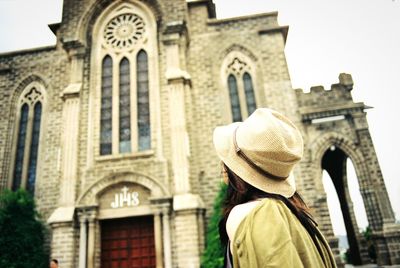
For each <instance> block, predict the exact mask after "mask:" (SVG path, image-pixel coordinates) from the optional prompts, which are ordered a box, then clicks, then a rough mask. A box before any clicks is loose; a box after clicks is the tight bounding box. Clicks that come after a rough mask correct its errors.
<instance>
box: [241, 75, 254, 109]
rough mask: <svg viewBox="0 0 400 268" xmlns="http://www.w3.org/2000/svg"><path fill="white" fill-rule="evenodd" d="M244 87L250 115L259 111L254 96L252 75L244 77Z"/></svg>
mask: <svg viewBox="0 0 400 268" xmlns="http://www.w3.org/2000/svg"><path fill="white" fill-rule="evenodd" d="M243 87H244V93H245V96H246V104H247V113H248V114H249V115H250V114H252V113H253V112H254V111H255V110H256V109H257V105H256V98H255V96H254V89H253V82H252V81H251V76H250V74H249V73H247V72H246V73H244V75H243Z"/></svg>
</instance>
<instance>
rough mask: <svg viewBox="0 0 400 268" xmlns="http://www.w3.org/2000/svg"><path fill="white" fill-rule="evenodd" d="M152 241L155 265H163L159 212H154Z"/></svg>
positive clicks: (159, 266)
mask: <svg viewBox="0 0 400 268" xmlns="http://www.w3.org/2000/svg"><path fill="white" fill-rule="evenodd" d="M154 242H155V248H156V267H157V268H162V267H163V254H162V252H163V251H162V250H163V248H162V243H163V239H162V232H161V216H160V212H156V213H155V214H154Z"/></svg>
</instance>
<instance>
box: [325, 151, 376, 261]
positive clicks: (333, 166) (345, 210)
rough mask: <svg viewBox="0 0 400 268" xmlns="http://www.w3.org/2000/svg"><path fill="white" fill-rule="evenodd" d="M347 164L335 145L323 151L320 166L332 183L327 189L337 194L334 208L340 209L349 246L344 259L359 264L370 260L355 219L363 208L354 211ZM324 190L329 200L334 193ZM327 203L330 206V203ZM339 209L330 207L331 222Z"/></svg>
mask: <svg viewBox="0 0 400 268" xmlns="http://www.w3.org/2000/svg"><path fill="white" fill-rule="evenodd" d="M348 162H349V163H348ZM348 164H350V165H352V164H351V162H350V158H349V157H348V156H347V155H346V153H345V152H344V151H343V150H341V149H340V148H338V147H336V146H331V147H330V148H329V149H328V150H326V151H325V153H324V155H323V157H322V161H321V168H322V169H323V170H324V171H326V173H327V174H328V175H329V177H330V179H331V182H332V184H333V189H329V191H332V190H333V191H335V192H336V194H337V199H338V202H339V208H335V209H339V210H340V211H341V216H342V218H343V223H344V227H345V233H346V236H347V242H348V248H349V249H348V251H347V254H346V261H347V262H348V263H351V264H354V265H361V264H365V263H368V262H370V257H369V256H368V251H367V244H366V241H365V239H364V237H363V235H362V234H361V233H360V229H359V225H358V224H357V219H356V218H357V217H356V213H357V214H359V213H363V214H365V208H364V207H363V208H361V209H362V211H361V209H360V208H358V210H357V211H356V212H355V210H354V206H353V200H352V196H351V194H350V190H349V180H348V179H349V178H348ZM354 173H355V172H354ZM353 179H354V178H353ZM353 183H354V180H353ZM353 186H354V185H353ZM356 188H358V187H356ZM325 190H326V192H327V195H328V201H329V199H330V198H329V196H332V195H334V194H335V193H331V192H328V190H327V189H326V186H325ZM353 195H354V191H353ZM328 205H329V206H330V205H332V204H328ZM340 211H332V209H330V217H331V220H332V222H333V221H334V220H335V217H340V215H339V214H340ZM365 218H366V217H365ZM341 239H344V237H341Z"/></svg>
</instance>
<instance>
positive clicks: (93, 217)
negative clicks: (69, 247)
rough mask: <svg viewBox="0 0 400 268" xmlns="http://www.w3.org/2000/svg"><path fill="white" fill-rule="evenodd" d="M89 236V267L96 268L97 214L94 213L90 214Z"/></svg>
mask: <svg viewBox="0 0 400 268" xmlns="http://www.w3.org/2000/svg"><path fill="white" fill-rule="evenodd" d="M88 214H89V215H88V223H89V234H88V247H87V251H88V253H87V267H88V268H94V250H95V247H96V243H95V237H96V228H95V227H96V213H95V211H92V212H90V213H88Z"/></svg>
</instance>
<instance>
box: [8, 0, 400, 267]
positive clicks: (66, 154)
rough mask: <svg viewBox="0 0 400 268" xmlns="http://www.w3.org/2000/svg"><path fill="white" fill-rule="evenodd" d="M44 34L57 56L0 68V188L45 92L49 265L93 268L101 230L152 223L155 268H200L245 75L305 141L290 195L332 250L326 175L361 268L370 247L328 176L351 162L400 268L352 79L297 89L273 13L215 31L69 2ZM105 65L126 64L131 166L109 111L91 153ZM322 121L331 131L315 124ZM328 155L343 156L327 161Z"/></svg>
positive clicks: (199, 20) (168, 11)
mask: <svg viewBox="0 0 400 268" xmlns="http://www.w3.org/2000/svg"><path fill="white" fill-rule="evenodd" d="M50 28H51V29H52V31H53V32H54V33H55V34H56V36H57V44H56V46H54V47H46V48H39V49H32V50H26V51H16V52H13V53H6V54H2V55H0V156H1V159H0V188H7V187H8V188H12V187H13V177H14V174H15V167H16V165H17V164H16V163H17V160H16V156H15V155H16V154H17V152H18V148H17V147H18V145H17V143H18V137H19V136H18V135H19V133H20V129H21V127H20V122H21V119H20V117H21V116H20V110H21V99H22V98H23V97H24V95H25V92H26V91H27V89H29V88H32V87H37V88H40V89H41V90H42V91H43V93H42V95H41V97H42V98H43V101H42V102H43V103H42V106H43V112H42V117H41V118H42V120H41V123H40V138H39V141H40V142H39V147H38V157H37V159H38V160H37V165H36V166H37V169H36V182H35V192H34V195H35V199H36V202H37V205H38V208H39V210H40V212H41V214H42V215H43V217H44V218H45V219H46V220H47V222H48V224H49V227H50V229H51V233H52V236H51V249H52V257H53V258H57V259H59V260H60V262H61V263H62V266H63V267H100V265H101V263H102V261H104V260H103V257H104V256H102V250H104V249H102V248H101V242H102V241H105V240H103V239H104V234H103V233H102V231H101V226H102V222H104V221H109V220H112V219H117V218H118V219H119V218H122V219H123V218H128V217H129V218H130V217H143V216H149V215H150V216H151V217H152V224H153V225H152V226H154V233H153V234H152V235H153V236H154V241H153V242H154V257H155V266H156V267H198V266H199V262H200V255H201V253H202V251H203V248H204V243H205V242H204V230H205V225H206V222H207V219H208V218H209V216H210V212H211V208H212V203H213V200H214V197H215V195H216V193H217V191H218V189H219V181H220V178H219V177H220V174H219V172H220V169H219V161H218V160H217V157H216V154H215V152H214V149H213V145H212V130H213V128H214V127H215V126H217V125H221V124H227V123H229V122H232V120H233V119H232V113H231V103H230V95H229V91H228V87H229V85H228V82H227V81H228V76H229V75H234V77H236V79H237V81H238V82H237V89H238V101H239V103H240V104H241V106H242V107H243V110H242V114H241V116H243V117H244V118H245V117H247V116H248V114H249V113H250V112H249V111H248V110H247V109H246V108H245V107H246V97H247V95H246V94H247V93H246V82H245V81H244V80H241V78H242V77H244V75H245V74H247V75H248V76H250V77H251V82H252V88H253V90H254V100H255V103H256V105H257V107H270V108H273V109H275V110H278V111H281V112H282V113H284V114H286V115H287V116H288V117H290V118H291V119H292V120H293V121H294V122H295V123H296V124H297V125H298V127H299V128H300V129H301V131H302V132H303V136H304V139H305V144H306V147H305V158H304V160H303V161H302V162H301V164H300V165H299V166H298V167H297V169H296V171H295V174H296V177H297V180H298V188H299V191H300V192H301V193H303V195H304V197H305V199H306V200H307V202H308V203H309V204H310V206H311V207H312V208H313V209H314V210H315V213H316V217H317V219H318V221H319V222H320V225H321V229H322V230H323V232H324V233H325V235H326V236H327V238H328V240H329V242H330V243H331V245H332V246H333V248H334V249H336V248H337V240H336V239H335V238H334V236H333V231H332V226H331V224H330V218H329V212H328V210H327V204H326V195H325V192H324V189H323V186H322V182H321V176H322V168H324V169H326V170H328V172H330V175H331V177H332V178H334V177H335V176H336V177H337V178H338V181H341V184H340V183H337V184H335V186H336V187H337V188H336V190H337V191H338V194H339V196H341V198H340V200H341V201H342V202H344V203H347V205H348V206H347V209H345V210H344V218H345V219H346V221H347V222H348V224H347V225H346V227H347V231H348V233H349V240H351V243H350V244H351V247H352V249H353V251H355V252H357V254H356V255H357V256H358V260H359V262H360V263H367V262H368V261H369V260H368V258H367V255H366V249H365V243H364V242H365V241H362V240H363V239H362V237H361V236H360V235H359V234H358V232H354V229H355V230H357V227H356V226H357V224H356V222H355V217H354V211H353V210H352V205H351V200H350V199H349V198H348V197H349V194H348V190H347V186H346V177H345V174H343V172H342V173H340V172H336V173H337V174H336V173H335V171H337V170H344V169H343V168H345V161H344V160H345V158H346V157H350V158H351V159H352V161H353V163H354V165H355V168H356V172H357V176H358V179H359V181H360V187H361V189H360V191H361V194H362V196H363V199H364V202H365V205H366V211H367V216H368V220H369V223H370V225H371V228H372V230H373V240H374V244H375V246H376V249H377V252H378V262H379V263H381V264H396V263H400V255H399V254H400V249H399V247H398V245H399V240H400V234H399V230H400V229H399V226H398V225H396V224H395V223H394V215H393V211H392V209H391V205H390V201H389V199H388V195H387V192H386V189H385V185H384V183H383V178H382V174H381V172H380V168H379V164H378V161H377V158H376V154H375V151H374V148H373V144H372V139H371V137H370V135H369V131H368V125H367V122H366V118H365V111H364V110H365V109H367V108H368V107H367V106H365V105H364V104H363V103H354V102H353V101H352V98H351V93H350V91H351V89H352V80H351V76H349V75H345V74H341V75H340V83H339V84H336V85H333V86H332V89H331V90H330V91H326V90H324V89H323V88H320V87H315V88H312V89H311V92H310V93H303V92H302V91H301V90H296V91H295V90H293V89H292V87H291V82H290V77H289V73H288V69H287V64H286V59H285V54H284V47H285V41H286V36H287V31H288V27H287V26H280V25H278V23H277V13H276V12H272V13H264V14H259V15H252V16H245V17H239V18H231V19H216V18H215V8H214V5H213V4H212V1H208V0H179V1H176V0H173V1H172V0H166V1H156V0H147V1H133V0H132V1H119V0H118V1H111V0H85V1H78V0H68V1H64V7H63V16H62V22H61V23H59V24H54V25H50ZM132 29H135V31H133V30H132ZM127 33H128V34H127ZM129 33H130V34H129ZM140 51H145V52H146V55H147V58H146V59H147V61H146V64H147V72H148V73H147V74H148V77H149V79H148V82H147V83H148V105H149V106H148V107H149V112H150V123H149V129H150V130H149V131H150V144H151V146H150V148H147V149H146V150H140V149H139V147H140V142H137V139H138V135H140V133H139V130H138V129H137V128H138V124H137V122H136V117H135V116H137V113H139V111H138V109H136V106H135V105H133V104H134V103H137V101H138V100H137V99H136V95H135V94H136V92H137V90H138V89H137V87H139V86H138V84H137V83H136V82H135V81H136V80H137V79H136V78H137V77H136V75H138V73H135V70H136V69H135V68H139V67H138V66H139V65H135V63H134V62H135V60H136V55H138V54H139V52H140ZM107 56H109V57H111V58H112V62H113V63H114V62H120V61H122V59H124V58H126V59H128V61H129V62H130V63H131V65H130V66H131V70H132V71H131V72H130V73H129V76H130V81H131V84H130V87H131V89H132V92H133V93H135V94H132V95H131V101H132V102H131V103H133V104H132V106H131V108H130V109H131V115H132V116H131V122H132V124H131V126H132V131H131V134H130V135H131V137H133V138H132V140H131V143H132V144H131V145H129V146H131V147H130V148H131V150H130V151H129V152H128V153H120V151H119V150H120V149H119V147H118V142H119V136H118V131H117V129H120V127H119V123H118V120H114V119H118V111H119V110H118V108H113V112H112V115H111V116H112V118H113V121H112V130H113V134H112V137H110V139H111V141H112V148H111V153H110V154H107V155H103V154H101V153H100V152H101V150H102V149H101V145H100V144H101V140H102V137H101V134H100V133H101V129H102V125H101V124H100V122H101V118H102V107H103V106H102V105H103V104H102V103H103V101H104V100H103V99H102V95H101V94H102V93H101V92H103V91H102V90H103V88H102V86H103V84H104V80H102V79H103V78H102V71H103V70H104V69H102V68H103V67H102V66H104V65H102V62H103V63H104V59H105V57H107ZM137 64H139V63H137ZM115 65H116V64H115ZM119 68H122V67H120V66H119V67H118V66H115V67H113V68H112V70H113V71H112V72H113V76H112V81H111V82H112V85H113V86H112V91H113V93H112V94H113V96H112V106H113V107H118V105H119V99H118V98H119V97H115V95H118V83H119V82H120V80H119V79H122V78H118V71H119V70H120V69H119ZM30 116H31V117H32V114H30ZM29 118H30V117H29ZM321 118H325V119H327V118H328V119H329V120H322V121H321V120H320V121H318V119H321ZM330 119H333V120H330ZM30 120H31V119H28V122H31V121H32V120H31V121H30ZM30 124H31V123H28V126H27V129H28V130H29V129H31V128H32V127H30V126H31V125H30ZM121 124H122V123H121ZM28 132H29V131H28ZM29 144H30V143H29ZM333 146H334V148H337V150H336V151H337V152H343V154H342V155H341V156H340V155H339V156H338V154H334V153H329V152H333V151H334V150H333V151H332V150H329V149H330V148H333ZM24 153H25V155H28V153H26V152H24ZM333 157H336V158H333ZM337 157H339V158H337ZM340 157H341V158H340ZM326 159H328V160H326ZM329 159H331V160H332V159H333V160H338V159H339V160H340V161H339V162H338V163H341V164H340V165H341V166H340V165H339V166H333V167H332V166H331V165H329V163H331V162H332V161H329ZM25 162H27V160H25ZM25 162H24V166H26V165H28V164H27V163H25ZM335 162H336V161H335ZM24 170H26V168H25V169H24ZM23 174H24V173H23ZM26 176H28V175H25V177H26ZM22 177H23V178H25V177H24V175H22ZM336 177H335V178H336ZM26 180H27V179H26V178H25V181H26ZM25 181H24V180H22V184H21V186H22V187H26V186H25V185H26V182H25ZM340 185H341V187H340ZM114 198H115V199H114ZM352 230H353V231H352ZM104 243H106V242H104ZM335 252H336V251H335ZM336 253H337V252H336Z"/></svg>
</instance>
